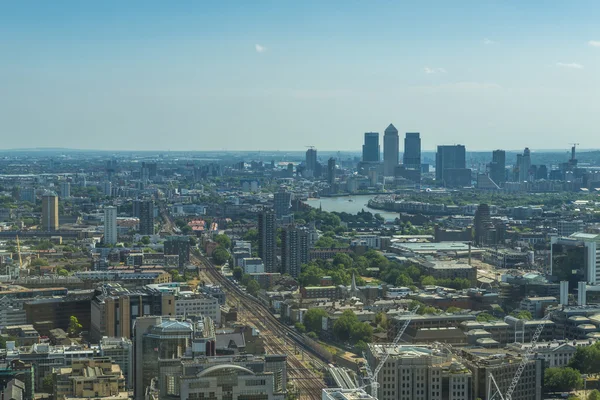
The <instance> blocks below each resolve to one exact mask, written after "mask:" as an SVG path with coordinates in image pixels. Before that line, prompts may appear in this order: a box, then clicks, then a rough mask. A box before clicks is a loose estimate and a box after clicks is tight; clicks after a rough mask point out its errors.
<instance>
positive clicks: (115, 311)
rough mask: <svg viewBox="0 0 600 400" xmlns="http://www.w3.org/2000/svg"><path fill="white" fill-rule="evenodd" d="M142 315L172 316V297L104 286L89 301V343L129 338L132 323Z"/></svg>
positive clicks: (115, 285)
mask: <svg viewBox="0 0 600 400" xmlns="http://www.w3.org/2000/svg"><path fill="white" fill-rule="evenodd" d="M145 315H165V316H167V315H170V316H175V296H174V295H173V294H172V293H168V292H163V291H161V290H159V289H150V288H143V289H139V290H131V291H130V290H127V289H125V288H123V287H122V286H121V285H118V284H104V285H102V286H100V287H99V288H98V289H97V290H96V294H95V296H94V298H93V299H92V304H91V331H90V334H91V337H92V340H95V341H99V340H100V339H102V337H104V336H108V337H126V338H130V337H131V334H132V331H133V323H134V322H135V319H136V318H138V317H141V316H145Z"/></svg>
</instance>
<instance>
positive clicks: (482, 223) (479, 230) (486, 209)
mask: <svg viewBox="0 0 600 400" xmlns="http://www.w3.org/2000/svg"><path fill="white" fill-rule="evenodd" d="M474 224H475V244H476V245H478V246H482V245H484V244H486V242H487V231H488V229H489V228H490V225H491V224H492V220H491V218H490V206H489V205H487V204H479V205H478V206H477V210H476V211H475V219H474ZM492 226H493V225H492Z"/></svg>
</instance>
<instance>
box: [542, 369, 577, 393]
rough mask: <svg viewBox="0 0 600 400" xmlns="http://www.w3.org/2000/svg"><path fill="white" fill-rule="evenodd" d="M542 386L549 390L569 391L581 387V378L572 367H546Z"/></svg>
mask: <svg viewBox="0 0 600 400" xmlns="http://www.w3.org/2000/svg"><path fill="white" fill-rule="evenodd" d="M544 387H545V389H546V390H547V391H549V392H570V391H572V390H574V389H580V388H581V387H583V378H582V377H581V373H580V372H579V371H577V370H576V369H573V368H569V367H566V368H546V371H545V373H544Z"/></svg>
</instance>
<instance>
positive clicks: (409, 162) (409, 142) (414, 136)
mask: <svg viewBox="0 0 600 400" xmlns="http://www.w3.org/2000/svg"><path fill="white" fill-rule="evenodd" d="M402 163H403V164H404V168H407V169H416V170H419V171H420V170H421V134H420V133H419V132H406V136H405V137H404V155H403V157H402Z"/></svg>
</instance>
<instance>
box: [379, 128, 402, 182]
mask: <svg viewBox="0 0 600 400" xmlns="http://www.w3.org/2000/svg"><path fill="white" fill-rule="evenodd" d="M399 153H400V139H399V138H398V129H396V128H395V127H394V125H392V124H390V125H389V126H388V127H387V128H386V129H385V133H384V135H383V174H384V176H394V172H395V170H396V165H398V163H399Z"/></svg>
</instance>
